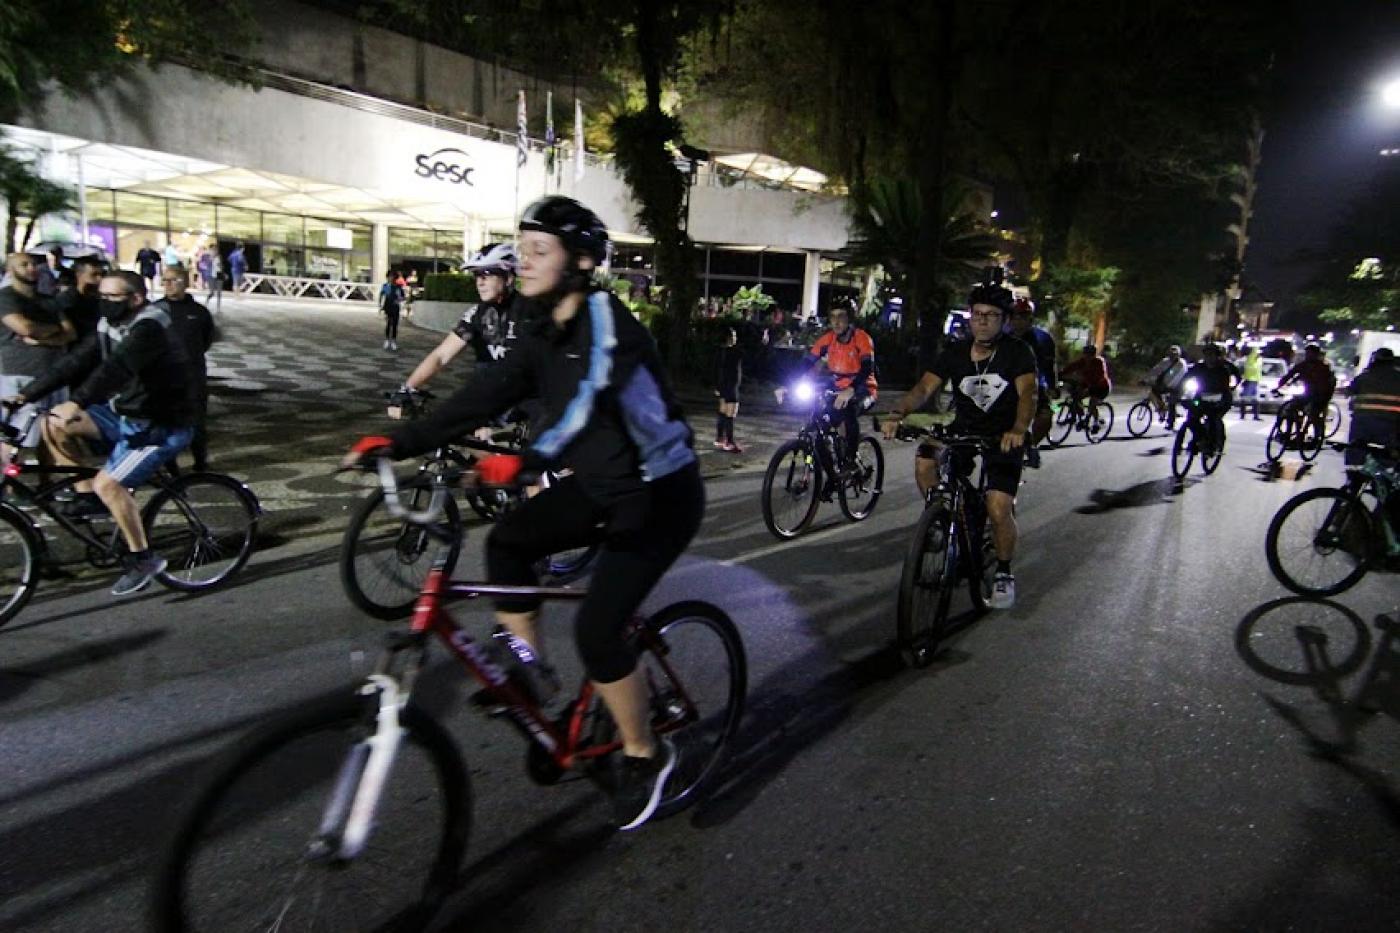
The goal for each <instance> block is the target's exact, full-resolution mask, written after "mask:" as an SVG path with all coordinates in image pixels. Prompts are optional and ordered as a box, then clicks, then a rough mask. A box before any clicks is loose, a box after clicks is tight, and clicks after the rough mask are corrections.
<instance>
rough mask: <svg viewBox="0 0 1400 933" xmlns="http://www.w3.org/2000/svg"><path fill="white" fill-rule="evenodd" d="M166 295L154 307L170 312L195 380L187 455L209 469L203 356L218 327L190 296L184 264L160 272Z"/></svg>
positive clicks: (199, 468) (206, 380) (197, 466)
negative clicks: (192, 415) (190, 435)
mask: <svg viewBox="0 0 1400 933" xmlns="http://www.w3.org/2000/svg"><path fill="white" fill-rule="evenodd" d="M160 284H161V285H162V286H163V287H164V289H165V297H164V298H162V299H161V300H160V301H157V302H156V303H155V307H157V308H160V309H162V310H163V311H165V313H166V314H169V315H170V323H171V326H172V327H174V329H175V333H176V335H177V336H179V338H180V342H181V343H183V344H184V346H185V356H186V357H188V358H189V361H190V374H191V377H192V380H193V383H194V403H195V422H194V440H192V441H190V455H191V456H192V457H194V468H195V470H196V472H199V471H203V470H207V469H209V433H208V430H207V429H206V427H205V422H206V420H207V419H208V416H209V371H208V368H207V367H206V365H205V361H204V356H205V354H206V353H208V352H209V348H210V347H212V346H213V345H214V341H215V340H216V339H218V335H219V329H218V327H217V326H215V324H214V316H213V315H212V314H210V313H209V309H208V308H206V307H205V306H204V305H202V304H200V303H199V302H197V301H195V300H194V299H193V298H191V297H190V293H189V288H190V274H189V272H188V271H187V270H186V269H185V267H184V266H166V267H165V268H164V269H163V270H161V273H160Z"/></svg>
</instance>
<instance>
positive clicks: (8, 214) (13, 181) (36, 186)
mask: <svg viewBox="0 0 1400 933" xmlns="http://www.w3.org/2000/svg"><path fill="white" fill-rule="evenodd" d="M0 204H3V206H4V210H5V249H4V251H5V252H9V251H10V250H12V249H26V248H27V247H28V246H29V242H30V240H32V239H33V238H34V225H35V222H36V221H38V219H39V218H40V217H43V216H44V215H45V214H54V213H58V212H59V211H66V210H69V209H71V208H72V206H73V192H72V191H70V190H69V189H68V188H66V187H64V186H63V185H59V184H55V183H54V182H51V181H49V180H48V179H47V178H44V177H43V176H42V175H39V174H38V173H37V172H35V171H34V169H33V167H31V166H30V164H29V163H28V162H25V161H24V160H22V159H19V158H16V157H15V156H14V154H13V153H11V152H10V151H9V150H7V149H6V148H4V147H3V146H0ZM21 215H22V216H25V217H27V218H28V219H29V222H28V223H27V224H26V225H25V228H24V239H23V240H21V241H19V242H18V243H16V241H15V233H16V232H17V230H18V228H19V218H20V216H21Z"/></svg>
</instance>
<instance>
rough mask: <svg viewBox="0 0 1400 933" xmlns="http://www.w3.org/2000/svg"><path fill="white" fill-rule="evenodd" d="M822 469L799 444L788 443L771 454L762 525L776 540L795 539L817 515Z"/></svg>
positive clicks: (813, 457)
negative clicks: (765, 526)
mask: <svg viewBox="0 0 1400 933" xmlns="http://www.w3.org/2000/svg"><path fill="white" fill-rule="evenodd" d="M820 492H821V468H820V467H819V466H818V465H817V462H816V457H815V456H814V455H813V452H812V450H811V449H810V448H809V447H808V446H807V445H806V444H804V443H803V442H802V441H788V442H787V443H786V444H784V445H783V446H781V447H779V448H778V449H777V450H776V451H774V452H773V459H771V460H769V461H768V469H767V471H766V472H765V473H764V474H763V524H765V525H767V526H768V530H769V531H771V532H772V533H773V534H775V535H777V536H778V537H779V538H794V537H796V536H797V535H798V534H800V533H801V532H802V529H803V528H806V527H807V525H808V524H810V523H811V521H812V516H813V515H816V514H817V496H818V494H819V493H820Z"/></svg>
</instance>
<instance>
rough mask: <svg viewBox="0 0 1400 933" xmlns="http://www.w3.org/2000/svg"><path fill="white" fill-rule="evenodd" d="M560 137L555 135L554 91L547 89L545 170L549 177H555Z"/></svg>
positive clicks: (545, 103) (545, 97)
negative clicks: (557, 137) (557, 144)
mask: <svg viewBox="0 0 1400 933" xmlns="http://www.w3.org/2000/svg"><path fill="white" fill-rule="evenodd" d="M557 142H558V139H556V138H555V136H554V92H553V91H545V95H544V145H545V150H544V171H545V177H546V178H547V179H552V178H554V174H555V169H556V168H557V167H558V166H557V164H556V156H557V155H558V152H557V149H558V147H557V146H556V143H557Z"/></svg>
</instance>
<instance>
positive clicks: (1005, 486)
mask: <svg viewBox="0 0 1400 933" xmlns="http://www.w3.org/2000/svg"><path fill="white" fill-rule="evenodd" d="M997 441H998V442H1000V438H997ZM937 451H938V448H937V447H936V446H935V445H933V444H929V443H923V444H920V445H919V450H918V452H917V453H916V454H915V456H918V457H923V458H924V459H925V460H932V459H934V458H935V457H936V456H937ZM982 457H983V458H984V459H985V460H986V462H987V488H988V489H995V490H996V491H997V492H1004V493H1006V494H1007V495H1008V496H1012V497H1014V496H1015V495H1016V493H1017V492H1018V491H1019V490H1020V488H1021V469H1022V466H1021V464H1022V460H1023V459H1024V457H1025V448H1018V449H1016V450H1013V451H1012V452H1011V453H1009V454H1007V453H1002V451H1001V448H1000V447H998V448H996V449H995V450H989V451H987V452H986V453H985V454H983V455H982ZM976 461H977V454H975V453H973V452H972V451H970V450H966V449H959V450H955V451H953V469H954V470H956V471H957V474H958V475H959V476H971V475H972V470H973V468H974V467H975V466H976V465H977V462H976Z"/></svg>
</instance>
